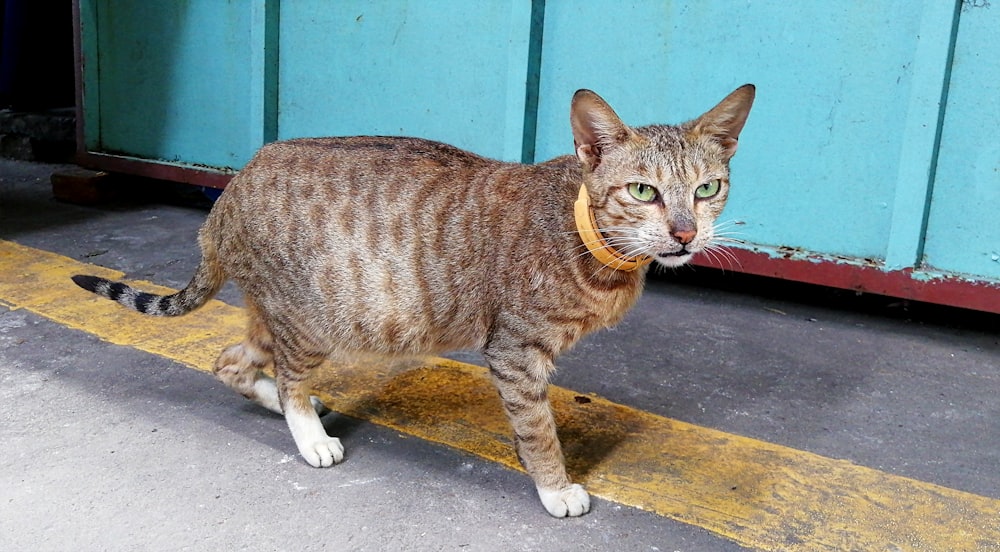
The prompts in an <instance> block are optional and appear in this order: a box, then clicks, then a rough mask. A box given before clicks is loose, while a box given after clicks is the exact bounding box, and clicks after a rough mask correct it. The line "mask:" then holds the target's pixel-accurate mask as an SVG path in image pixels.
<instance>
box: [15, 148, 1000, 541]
mask: <svg viewBox="0 0 1000 552" xmlns="http://www.w3.org/2000/svg"><path fill="white" fill-rule="evenodd" d="M54 168H55V167H54V166H51V165H38V164H32V163H25V162H16V161H0V239H3V240H9V241H14V242H17V243H19V244H22V245H26V246H29V247H33V248H37V249H42V250H46V251H51V252H55V253H58V254H61V255H65V256H68V257H71V258H73V259H77V260H81V261H84V262H89V263H94V264H100V265H103V266H107V267H110V268H115V269H118V270H121V271H124V272H125V273H127V275H128V277H129V278H135V279H144V280H149V281H153V282H156V283H158V284H162V285H167V286H171V287H182V286H183V285H185V284H186V283H187V281H188V278H189V277H190V274H191V271H192V270H193V268H194V266H195V264H196V262H197V249H196V247H195V246H194V240H195V234H196V232H197V228H198V226H199V224H200V222H201V221H202V220H203V219H204V216H205V213H206V210H205V207H204V206H203V205H201V206H199V205H193V204H192V203H191V202H189V201H188V202H185V201H178V200H177V195H176V194H170V195H155V196H154V197H153V200H150V198H149V197H148V195H147V197H145V198H140V197H134V198H126V199H124V200H121V201H118V202H116V203H114V204H111V205H106V206H101V207H80V206H74V205H67V204H62V203H58V202H56V201H54V200H53V199H51V188H50V186H49V183H48V176H49V174H50V173H51V172H52V170H54ZM135 195H137V196H138V195H142V194H135ZM182 195H183V194H182ZM188 195H189V194H188ZM165 201H167V202H165ZM195 203H197V202H195ZM220 299H222V300H224V301H227V302H231V303H233V304H239V298H238V295H237V294H236V293H235V290H234V289H233V288H231V287H228V288H227V289H225V290H224V291H223V293H222V294H221V296H220ZM2 305H3V298H2V297H0V404H2V405H3V406H2V408H0V436H2V444H3V446H2V452H0V550H70V549H72V550H139V549H143V550H211V549H225V550H336V549H341V550H664V551H673V550H679V551H685V552H687V551H732V550H742V549H743V548H741V547H740V546H737V545H736V544H733V543H732V542H730V541H728V540H725V539H723V538H721V537H719V536H717V535H714V534H712V533H710V532H708V531H706V530H703V529H701V528H698V527H694V526H689V525H684V524H681V523H678V522H675V521H672V520H669V519H666V518H663V517H659V516H656V515H654V514H651V513H647V512H643V511H640V510H637V509H634V508H629V507H624V506H621V505H618V504H615V503H612V502H608V501H604V500H600V499H598V500H595V504H594V508H593V511H592V512H591V513H590V514H588V515H586V516H584V517H582V518H579V519H570V520H556V519H552V518H550V517H548V515H546V514H545V512H544V510H543V509H542V508H541V506H540V505H539V504H538V501H537V498H536V496H535V493H534V489H533V488H532V486H531V484H530V482H529V480H528V478H527V477H526V476H525V475H523V474H521V473H519V472H515V471H513V470H509V469H507V468H504V467H500V466H497V465H494V464H492V463H490V462H487V461H485V460H482V459H480V458H478V457H475V456H473V455H470V454H466V453H462V452H458V451H455V450H453V449H450V448H447V447H443V446H440V445H435V444H431V443H427V442H423V441H421V440H419V439H415V438H412V437H407V436H405V435H402V434H400V433H399V432H396V431H393V430H389V429H386V428H383V427H379V426H375V425H372V424H370V423H367V422H364V421H360V420H352V419H344V420H342V421H340V422H338V424H339V427H338V431H339V432H340V433H341V437H342V439H343V440H344V442H345V446H346V447H347V448H348V450H349V454H350V461H348V462H345V463H343V464H342V465H339V466H337V467H336V468H334V469H333V471H330V470H316V469H312V468H309V467H308V466H306V465H305V464H304V463H303V462H301V461H300V460H299V459H298V458H297V456H296V454H295V449H294V445H293V444H292V442H291V440H290V437H289V436H288V430H287V427H286V426H285V424H284V422H283V420H281V419H280V418H279V417H277V416H274V415H270V414H268V413H266V412H264V411H262V410H261V409H259V408H257V407H254V406H253V405H251V404H249V403H247V402H246V401H245V400H244V399H243V398H242V397H239V396H237V395H235V394H233V393H232V392H231V391H229V390H228V389H225V388H224V387H223V386H222V385H221V384H218V383H217V382H215V381H214V380H212V379H211V378H210V377H207V376H206V375H205V374H202V373H199V372H196V371H193V370H191V369H189V368H186V367H184V366H181V365H179V364H177V363H174V362H172V361H169V360H166V359H163V358H160V357H157V356H153V355H150V354H147V353H143V352H140V351H136V350H134V349H130V348H127V347H119V346H115V345H111V344H109V343H106V342H102V341H100V340H98V339H97V338H95V337H93V336H90V335H88V334H85V333H83V332H80V331H75V330H70V329H68V328H65V327H62V326H60V325H58V324H56V323H53V322H50V321H48V320H46V319H43V318H41V317H39V316H37V315H34V314H31V313H28V312H25V311H21V310H9V309H7V308H5V307H3V306H2ZM998 328H1000V317H997V316H994V315H982V314H977V313H971V312H968V311H955V310H952V309H942V308H937V307H929V306H924V305H910V304H907V303H906V302H901V301H898V300H894V299H887V298H877V297H874V298H873V297H860V298H858V297H854V295H853V294H849V293H844V292H838V291H833V290H826V289H818V288H813V287H808V286H798V285H791V284H787V283H777V284H776V283H775V282H772V281H768V280H762V279H755V278H749V277H741V276H739V275H735V274H728V275H725V276H721V277H720V276H719V275H717V274H715V273H711V272H705V271H695V270H687V269H685V270H680V271H678V272H676V273H674V274H667V275H662V276H660V277H657V278H655V279H653V280H652V281H651V282H650V284H649V286H648V290H647V292H646V293H645V294H644V296H643V298H642V300H641V301H640V304H639V305H638V307H637V308H636V309H635V310H634V311H633V312H632V313H630V315H629V316H628V317H627V319H626V320H625V321H624V322H623V323H622V324H621V325H620V326H619V327H617V328H616V329H614V330H611V331H607V332H603V333H600V334H596V335H593V336H590V337H589V338H587V339H586V340H584V341H583V342H581V343H580V344H579V345H578V346H577V347H576V348H575V349H574V350H572V351H571V352H570V353H568V354H566V355H565V356H564V357H563V358H562V359H560V361H559V362H558V364H559V366H560V371H559V372H558V374H557V376H556V379H555V381H554V383H556V384H558V385H561V386H563V387H568V388H571V389H574V390H576V391H579V392H581V393H596V394H598V395H600V396H603V397H606V398H608V399H610V400H612V401H615V402H618V403H621V404H625V405H628V406H631V407H633V408H637V409H642V410H646V411H649V412H652V413H655V414H659V415H662V416H667V417H670V418H675V419H679V420H683V421H686V422H690V423H694V424H698V425H702V426H707V427H712V428H716V429H719V430H721V431H725V432H729V433H735V434H740V435H745V436H750V437H753V438H756V439H760V440H763V441H768V442H772V443H778V444H782V445H786V446H789V447H793V448H795V449H800V450H805V451H811V452H814V453H817V454H820V455H824V456H828V457H832V458H842V459H847V460H850V461H853V462H855V463H857V464H861V465H864V466H868V467H871V468H875V469H878V470H882V471H885V472H888V473H891V474H896V475H901V476H905V477H909V478H914V479H918V480H921V481H926V482H930V483H934V484H938V485H942V486H944V487H949V488H952V489H958V490H963V491H968V492H970V493H974V494H978V495H982V496H986V497H991V498H1000V421H998V420H1000V334H998ZM455 356H456V358H459V359H462V360H466V361H469V362H472V363H476V362H477V361H478V357H477V356H476V355H474V354H461V353H460V354H457V355H455ZM598 366H599V367H601V369H599V370H598V369H595V368H594V367H598Z"/></svg>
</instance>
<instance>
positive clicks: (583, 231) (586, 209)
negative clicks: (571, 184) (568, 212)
mask: <svg viewBox="0 0 1000 552" xmlns="http://www.w3.org/2000/svg"><path fill="white" fill-rule="evenodd" d="M573 213H574V214H575V215H576V231H577V233H579V234H580V239H582V240H583V245H585V246H587V250H589V251H590V254H591V255H593V256H594V258H596V259H597V260H598V261H601V262H602V263H604V266H607V267H608V268H611V269H614V270H622V271H625V272H632V271H633V270H638V269H640V268H642V267H644V266H646V265H648V264H649V263H650V262H652V261H653V258H652V257H650V256H649V255H638V256H635V257H628V256H625V255H623V254H622V253H621V252H619V251H618V250H617V249H615V248H614V247H611V245H610V244H609V243H608V242H607V241H606V240H605V239H604V235H603V234H601V232H600V231H598V230H597V220H596V219H595V218H594V210H593V209H591V208H590V194H588V193H587V185H586V184H581V185H580V196H579V197H578V198H577V199H576V204H574V206H573Z"/></svg>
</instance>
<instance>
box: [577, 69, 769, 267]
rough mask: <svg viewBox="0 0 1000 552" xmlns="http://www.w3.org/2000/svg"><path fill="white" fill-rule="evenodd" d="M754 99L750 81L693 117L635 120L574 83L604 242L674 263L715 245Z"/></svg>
mask: <svg viewBox="0 0 1000 552" xmlns="http://www.w3.org/2000/svg"><path fill="white" fill-rule="evenodd" d="M753 99H754V87H753V85H750V84H747V85H744V86H741V87H740V88H738V89H736V90H735V91H734V92H733V93H731V94H729V96H727V97H726V98H725V99H724V100H722V101H721V102H719V104H718V105H716V106H715V107H713V108H712V109H711V110H709V111H708V112H707V113H705V114H704V115H702V116H701V117H698V118H697V119H694V120H693V121H689V122H687V123H684V124H681V125H677V126H668V125H652V126H645V127H637V128H631V127H629V126H626V125H625V124H624V123H622V121H621V119H619V118H618V115H617V114H615V112H614V110H612V109H611V107H610V106H609V105H608V104H607V103H606V102H605V101H604V100H603V99H601V97H600V96H598V95H597V94H595V93H593V92H591V91H589V90H579V91H577V93H576V95H574V96H573V104H572V108H571V110H570V120H571V122H572V125H573V140H574V142H575V145H576V155H577V157H578V158H579V159H580V162H581V163H582V164H583V172H584V183H585V185H586V186H587V191H588V193H589V196H590V204H591V208H592V209H593V218H594V221H596V224H597V227H598V228H597V229H598V230H599V231H600V232H601V233H602V234H603V235H604V237H605V238H606V242H607V243H606V246H607V247H610V248H614V249H616V250H617V251H618V252H619V253H620V254H622V255H624V256H628V257H641V256H643V255H647V256H649V257H652V258H653V259H655V260H656V261H657V262H658V263H660V264H661V265H663V266H668V267H675V266H680V265H682V264H684V263H686V262H687V261H688V260H690V259H691V257H692V255H694V254H695V253H698V252H700V251H704V250H705V249H706V248H710V247H711V246H712V245H713V239H714V238H716V231H715V220H716V219H717V218H718V216H719V214H720V213H721V212H722V208H723V207H724V206H725V204H726V198H727V197H728V196H729V160H730V159H731V158H732V156H733V154H734V153H736V146H737V143H738V140H739V134H740V131H741V130H743V125H744V123H745V122H746V119H747V115H748V114H749V112H750V106H751V105H752V104H753Z"/></svg>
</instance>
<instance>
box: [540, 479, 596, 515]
mask: <svg viewBox="0 0 1000 552" xmlns="http://www.w3.org/2000/svg"><path fill="white" fill-rule="evenodd" d="M538 498H540V499H542V506H545V509H546V510H548V512H549V514H551V515H552V516H553V517H576V516H582V515H583V514H586V513H587V512H589V511H590V495H588V494H587V491H586V490H584V488H583V486H582V485H577V484H575V483H574V484H572V485H569V486H568V487H563V488H562V489H542V488H540V487H539V489H538Z"/></svg>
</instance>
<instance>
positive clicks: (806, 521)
mask: <svg viewBox="0 0 1000 552" xmlns="http://www.w3.org/2000/svg"><path fill="white" fill-rule="evenodd" d="M78 273H86V274H97V275H101V276H104V277H109V278H121V277H122V274H121V273H119V272H115V271H113V270H108V269H104V268H100V267H96V266H93V265H87V264H83V263H80V262H77V261H74V260H72V259H69V258H66V257H62V256H59V255H55V254H53V253H48V252H45V251H39V250H36V249H31V248H27V247H23V246H20V245H17V244H14V243H10V242H5V241H0V305H3V306H6V307H7V308H9V309H25V310H28V311H30V312H33V313H36V314H39V315H41V316H43V317H45V318H48V319H50V320H53V321H55V322H58V323H59V324H62V325H65V326H67V327H70V328H74V329H77V330H82V331H85V332H87V333H90V334H93V335H95V336H97V337H99V338H101V339H103V340H106V341H109V342H112V343H116V344H119V345H125V346H128V347H133V348H136V349H139V350H142V351H147V352H150V353H153V354H156V355H160V356H163V357H167V358H170V359H172V360H175V361H177V362H180V363H183V364H185V365H187V366H190V367H192V368H195V369H198V370H202V371H209V370H210V369H211V366H212V364H213V363H214V361H215V357H216V355H217V354H218V352H219V351H220V350H221V349H222V348H223V347H224V346H226V345H229V344H231V343H234V342H237V341H239V340H240V339H241V335H242V330H243V328H242V326H243V315H242V312H241V310H240V309H238V308H235V307H231V306H228V305H226V304H224V303H221V302H218V301H213V302H212V303H211V304H210V305H208V306H207V307H206V308H204V309H202V310H200V311H198V312H196V313H193V314H191V315H188V316H185V317H182V318H176V319H159V318H153V317H148V316H142V315H139V314H134V313H131V312H129V311H126V310H124V309H122V308H120V307H119V306H117V305H115V304H113V303H111V302H109V301H107V300H104V299H99V298H97V297H95V296H93V295H91V294H89V293H87V292H85V291H83V290H80V289H78V288H77V287H76V286H74V285H73V284H72V283H71V282H70V280H69V277H70V276H71V275H73V274H78ZM139 285H140V286H141V287H142V288H144V289H147V290H150V291H159V292H164V291H169V290H166V289H165V288H162V287H158V286H155V285H152V284H146V283H141V282H140V283H139ZM206 384H208V382H206ZM316 387H317V392H318V394H319V395H320V397H321V398H322V399H323V400H324V401H325V402H326V404H327V405H328V406H330V407H331V409H333V410H336V411H338V412H341V413H344V414H347V415H350V416H355V417H358V418H361V419H365V420H369V421H371V422H374V423H376V424H380V425H384V426H387V427H390V428H392V429H395V430H398V431H400V432H403V433H407V434H410V435H414V436H417V437H420V438H423V439H427V440H429V441H433V442H436V443H442V444H445V445H448V446H451V447H454V448H457V449H460V450H464V451H468V452H470V453H473V454H476V455H478V456H481V457H483V458H486V459H488V460H492V461H494V462H498V463H500V464H503V465H506V466H509V467H511V468H515V469H520V468H519V466H518V464H517V460H516V458H515V457H514V454H513V452H512V451H511V447H510V443H509V437H508V435H509V434H510V430H509V429H508V427H507V422H506V419H505V418H504V416H503V414H502V413H501V410H500V404H499V401H498V399H497V394H496V392H495V391H494V390H493V387H492V384H491V383H490V381H489V375H488V373H487V371H486V370H485V369H483V368H481V367H478V366H471V365H467V364H462V363H458V362H453V361H449V360H445V359H439V358H431V359H425V360H422V361H408V362H384V363H379V362H374V361H366V362H364V363H358V364H353V365H337V366H328V367H327V368H326V369H325V370H324V371H323V372H322V373H321V374H320V375H319V377H317V379H316ZM552 401H553V403H554V405H555V409H556V411H557V413H558V420H559V426H560V433H561V436H562V441H563V444H564V447H565V450H566V456H567V459H568V464H569V466H570V471H571V472H572V474H573V476H574V478H575V479H576V480H577V481H580V482H582V483H584V484H586V486H587V488H588V489H589V490H590V491H591V492H592V493H593V494H595V495H597V496H600V497H602V498H605V499H607V500H611V501H614V502H618V503H621V504H625V505H629V506H635V507H639V508H642V509H645V510H649V511H651V512H655V513H657V514H660V515H662V516H666V517H668V518H672V519H675V520H679V521H682V522H685V523H689V524H693V525H697V526H700V527H703V528H705V529H708V530H710V531H712V532H715V533H717V534H719V535H722V536H724V537H726V538H728V539H731V540H733V541H735V542H737V543H740V544H742V545H745V546H749V547H753V548H756V549H760V550H768V551H771V550H773V551H781V552H793V551H814V550H815V551H849V550H863V551H871V550H878V551H910V550H912V551H942V552H943V551H947V552H959V551H986V550H1000V500H997V499H993V498H987V497H983V496H978V495H974V494H970V493H966V492H961V491H956V490H952V489H948V488H945V487H941V486H938V485H932V484H929V483H925V482H921V481H916V480H913V479H907V478H904V477H898V476H894V475H890V474H887V473H883V472H879V471H877V470H873V469H870V468H865V467H862V466H857V465H854V464H852V463H850V462H846V461H843V460H834V459H830V458H825V457H822V456H818V455H815V454H811V453H808V452H802V451H798V450H794V449H791V448H787V447H782V446H778V445H774V444H770V443H766V442H762V441H758V440H754V439H748V438H746V437H741V436H738V435H731V434H727V433H723V432H720V431H716V430H713V429H709V428H704V427H699V426H695V425H692V424H687V423H684V422H680V421H677V420H671V419H668V418H664V417H661V416H655V415H653V414H649V413H647V412H643V411H640V410H635V409H632V408H629V407H627V406H623V405H620V404H615V403H612V402H610V401H607V400H604V399H601V398H599V397H596V396H587V397H585V398H584V397H580V395H578V394H577V393H574V392H573V391H571V390H568V389H562V388H553V389H552ZM289 443H290V444H289V446H291V442H290V441H289ZM347 446H348V455H350V443H348V444H347ZM348 458H350V456H348Z"/></svg>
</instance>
